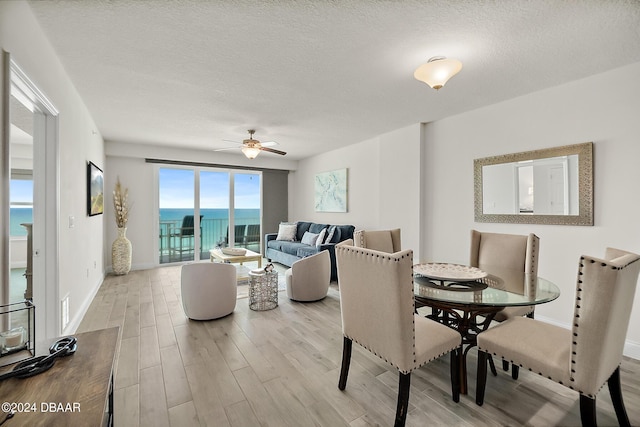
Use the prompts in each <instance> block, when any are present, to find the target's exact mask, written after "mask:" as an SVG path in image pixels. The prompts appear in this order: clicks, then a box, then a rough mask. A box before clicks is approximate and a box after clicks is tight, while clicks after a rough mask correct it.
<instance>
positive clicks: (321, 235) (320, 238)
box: [316, 228, 327, 246]
mask: <svg viewBox="0 0 640 427" xmlns="http://www.w3.org/2000/svg"><path fill="white" fill-rule="evenodd" d="M326 237H327V229H326V228H323V229H322V231H321V232H320V233H319V234H318V239H317V240H316V246H320V245H321V244H323V243H324V239H325V238H326Z"/></svg>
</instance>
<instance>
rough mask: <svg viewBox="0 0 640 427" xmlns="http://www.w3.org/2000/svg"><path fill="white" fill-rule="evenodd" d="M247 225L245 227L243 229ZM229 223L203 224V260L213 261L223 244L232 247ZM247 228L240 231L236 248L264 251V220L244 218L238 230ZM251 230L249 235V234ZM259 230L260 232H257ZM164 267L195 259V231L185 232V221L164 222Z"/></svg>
mask: <svg viewBox="0 0 640 427" xmlns="http://www.w3.org/2000/svg"><path fill="white" fill-rule="evenodd" d="M239 226H244V227H239ZM228 227H229V220H227V219H214V218H203V219H202V220H201V221H200V230H201V234H200V236H201V237H200V247H201V250H200V259H209V250H211V249H213V248H215V247H216V246H218V245H220V244H224V245H228V244H229V243H228V237H227V236H228V231H227V230H228ZM239 228H243V230H244V233H243V234H242V235H238V234H239V233H238V232H236V236H235V245H234V246H236V247H245V248H247V249H249V250H252V251H254V252H260V234H261V233H260V219H259V218H243V219H241V220H237V221H236V230H238V229H239ZM249 230H250V231H251V232H250V234H247V231H249ZM256 230H257V232H256ZM159 234H160V235H159V238H160V245H159V252H160V253H159V259H160V264H165V263H170V262H180V261H192V260H193V259H194V247H193V246H194V237H193V230H184V229H182V220H181V219H176V220H164V221H160V233H159Z"/></svg>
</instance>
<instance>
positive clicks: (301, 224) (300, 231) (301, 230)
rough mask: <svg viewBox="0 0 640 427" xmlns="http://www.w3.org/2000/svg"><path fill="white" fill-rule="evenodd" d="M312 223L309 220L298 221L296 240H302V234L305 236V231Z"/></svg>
mask: <svg viewBox="0 0 640 427" xmlns="http://www.w3.org/2000/svg"><path fill="white" fill-rule="evenodd" d="M311 224H313V223H312V222H307V221H298V229H297V231H296V240H297V241H298V242H300V241H302V236H304V233H306V232H307V231H309V227H311ZM312 233H313V231H312Z"/></svg>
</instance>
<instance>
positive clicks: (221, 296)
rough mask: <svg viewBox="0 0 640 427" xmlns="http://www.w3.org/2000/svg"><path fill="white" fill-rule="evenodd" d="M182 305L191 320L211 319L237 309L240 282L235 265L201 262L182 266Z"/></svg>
mask: <svg viewBox="0 0 640 427" xmlns="http://www.w3.org/2000/svg"><path fill="white" fill-rule="evenodd" d="M180 288H181V293H182V308H183V309H184V313H185V314H186V315H187V317H188V318H189V319H193V320H210V319H217V318H220V317H224V316H226V315H228V314H231V313H232V312H233V310H235V308H236V299H237V295H238V283H237V277H236V267H235V266H233V265H232V264H223V263H214V262H199V263H190V264H185V265H183V266H182V269H181V274H180Z"/></svg>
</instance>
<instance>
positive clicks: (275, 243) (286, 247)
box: [267, 240, 316, 256]
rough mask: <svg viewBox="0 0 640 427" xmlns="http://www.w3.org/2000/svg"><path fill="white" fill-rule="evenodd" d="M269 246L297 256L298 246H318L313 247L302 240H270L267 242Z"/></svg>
mask: <svg viewBox="0 0 640 427" xmlns="http://www.w3.org/2000/svg"><path fill="white" fill-rule="evenodd" d="M267 247H268V248H271V249H274V250H276V251H280V252H284V253H285V254H289V255H295V256H297V254H298V248H313V249H315V248H316V247H315V246H313V247H312V246H309V245H305V244H303V243H300V242H287V241H284V240H270V241H268V242H267Z"/></svg>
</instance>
